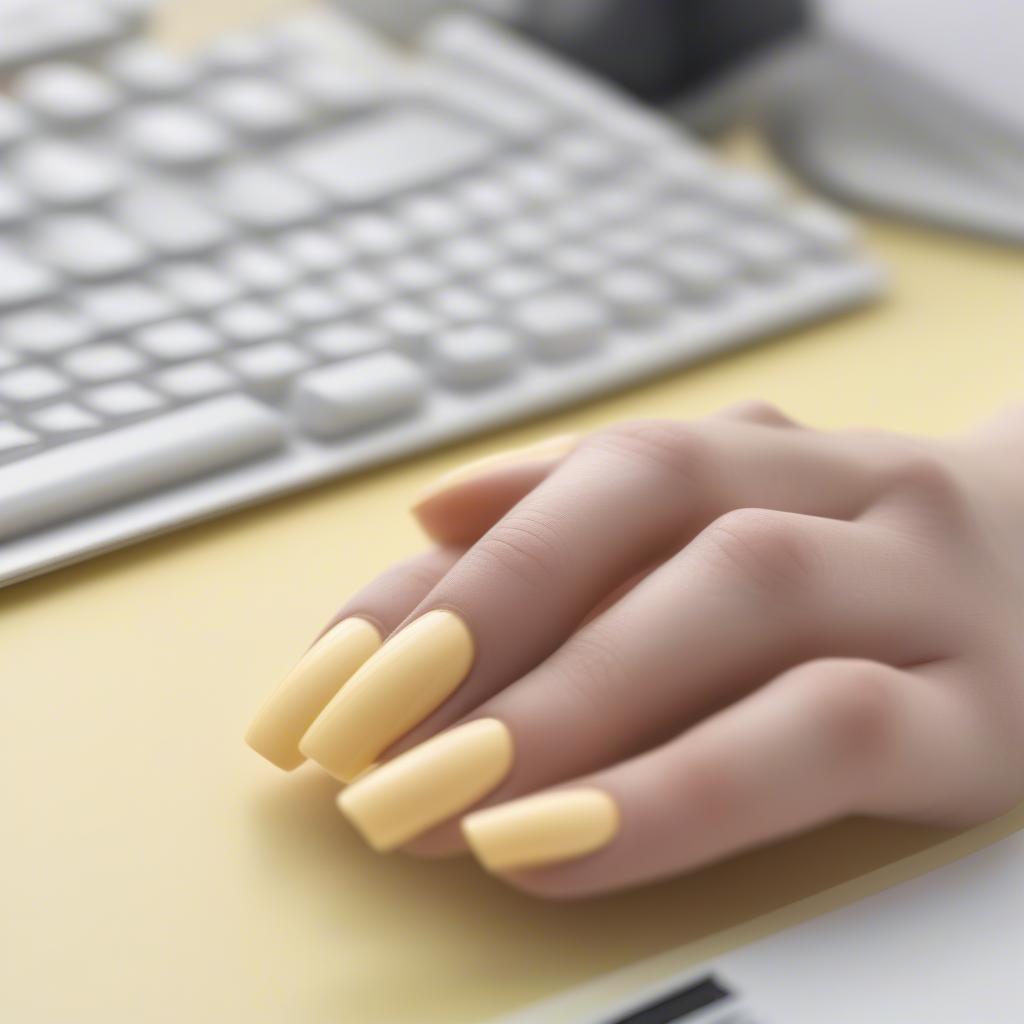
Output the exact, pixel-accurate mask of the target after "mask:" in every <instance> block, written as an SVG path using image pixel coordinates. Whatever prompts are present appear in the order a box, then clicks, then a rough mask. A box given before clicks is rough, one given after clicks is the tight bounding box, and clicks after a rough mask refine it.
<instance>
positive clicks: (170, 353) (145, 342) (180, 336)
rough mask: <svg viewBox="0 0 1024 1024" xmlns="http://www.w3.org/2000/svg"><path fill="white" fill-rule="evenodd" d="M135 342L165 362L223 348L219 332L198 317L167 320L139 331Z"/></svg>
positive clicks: (133, 341) (137, 346)
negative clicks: (197, 319)
mask: <svg viewBox="0 0 1024 1024" xmlns="http://www.w3.org/2000/svg"><path fill="white" fill-rule="evenodd" d="M132 344H133V345H134V346H135V347H136V348H140V349H142V351H143V352H145V353H146V355H148V356H151V357H152V358H153V359H161V360H163V361H164V362H176V361H177V360H179V359H195V358H196V357H197V356H205V355H209V354H210V353H211V352H217V351H219V350H220V348H221V342H220V338H219V336H218V335H217V333H216V332H215V331H214V330H212V329H211V328H210V327H208V326H207V325H206V324H202V323H199V322H198V321H196V320H166V321H164V323H162V324H154V325H153V326H152V327H146V328H144V329H143V330H141V331H137V332H136V333H135V335H134V336H133V338H132Z"/></svg>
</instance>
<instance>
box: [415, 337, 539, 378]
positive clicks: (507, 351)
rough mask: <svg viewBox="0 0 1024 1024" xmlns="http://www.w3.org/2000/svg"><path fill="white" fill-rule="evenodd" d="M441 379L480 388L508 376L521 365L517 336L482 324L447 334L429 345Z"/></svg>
mask: <svg viewBox="0 0 1024 1024" xmlns="http://www.w3.org/2000/svg"><path fill="white" fill-rule="evenodd" d="M429 352H430V356H431V360H432V363H433V365H434V367H435V369H436V371H437V374H438V376H439V377H440V378H441V379H442V380H443V381H445V382H446V383H448V384H451V385H453V386H455V387H479V386H481V385H484V384H491V383H494V382H495V381H498V380H501V379H502V378H504V377H507V376H509V375H510V374H511V373H512V372H513V371H514V370H515V368H516V366H517V364H518V363H519V356H520V350H519V344H518V341H517V339H516V337H515V335H514V334H513V333H512V332H511V331H508V330H505V329H503V328H501V327H492V326H489V325H483V324H481V325H480V326H477V327H463V328H460V329H458V330H454V331H447V332H445V333H444V334H441V335H440V336H439V337H437V338H436V339H435V340H434V342H433V344H431V345H430V346H429Z"/></svg>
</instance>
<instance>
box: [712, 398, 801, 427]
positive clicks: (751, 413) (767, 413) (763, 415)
mask: <svg viewBox="0 0 1024 1024" xmlns="http://www.w3.org/2000/svg"><path fill="white" fill-rule="evenodd" d="M724 412H725V415H727V416H731V417H732V418H733V419H738V420H747V421H749V422H751V423H761V424H764V425H765V426H771V427H795V426H797V423H796V421H795V420H793V419H792V418H791V417H789V416H787V415H786V414H785V413H784V412H783V411H782V410H781V409H780V408H779V407H778V406H777V405H775V404H774V403H773V402H768V401H766V400H765V399H763V398H747V399H744V400H743V401H741V402H736V403H734V404H733V405H730V406H728V407H727V408H726V409H725V410H724Z"/></svg>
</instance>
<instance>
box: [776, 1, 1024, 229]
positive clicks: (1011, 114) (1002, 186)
mask: <svg viewBox="0 0 1024 1024" xmlns="http://www.w3.org/2000/svg"><path fill="white" fill-rule="evenodd" d="M819 17H820V21H821V23H822V28H823V41H822V43H821V44H820V45H818V46H815V47H812V48H808V49H807V50H806V51H805V52H804V53H803V55H802V59H801V60H800V61H799V65H798V67H797V68H796V69H791V70H792V73H791V74H790V75H789V76H788V77H787V78H785V79H784V83H783V85H782V87H781V88H779V89H778V90H777V91H776V93H775V95H774V97H773V98H772V99H770V100H769V102H768V103H767V104H765V105H764V108H763V110H762V113H763V115H764V116H765V119H766V127H767V130H768V132H769V135H770V137H771V139H772V140H773V142H774V143H775V144H776V146H777V147H778V149H779V150H780V152H781V153H782V155H783V156H784V157H786V158H787V159H789V160H790V161H791V162H792V163H793V164H794V165H795V167H796V168H797V169H798V170H799V171H800V172H801V173H802V174H804V175H805V176H806V177H807V178H809V179H810V180H811V181H812V182H813V183H814V184H816V185H817V186H819V187H821V188H823V189H825V190H826V191H828V192H830V193H832V194H834V195H836V196H838V197H840V198H842V199H844V200H848V201H852V202H856V203H861V204H865V205H868V206H872V207H877V208H881V209H884V210H887V211H890V212H894V213H898V214H902V215H905V216H909V217H915V218H921V219H924V220H928V221H931V222H934V223H936V224H940V225H943V226H948V227H954V228H959V229H963V230H969V231H976V232H980V233H983V234H987V235H992V236H995V237H998V238H1002V239H1005V240H1009V241H1016V242H1022V241H1024V100H1022V97H1024V56H1022V54H1024V50H1022V40H1024V3H1021V2H1020V0H819Z"/></svg>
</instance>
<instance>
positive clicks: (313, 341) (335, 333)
mask: <svg viewBox="0 0 1024 1024" xmlns="http://www.w3.org/2000/svg"><path fill="white" fill-rule="evenodd" d="M302 341H303V344H304V345H305V346H306V347H307V348H308V349H311V350H312V351H313V352H315V353H316V354H317V355H319V356H323V357H324V358H325V359H330V360H332V361H333V360H336V359H351V358H352V357H353V356H361V355H366V354H367V353H368V352H376V351H378V350H380V349H383V348H386V347H387V345H388V337H387V335H386V334H385V333H384V332H383V331H381V330H379V329H377V328H374V327H370V326H368V325H366V324H355V323H343V324H330V325H329V326H327V327H318V328H317V329H316V330H313V331H307V332H306V334H305V335H304V336H303V339H302Z"/></svg>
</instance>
